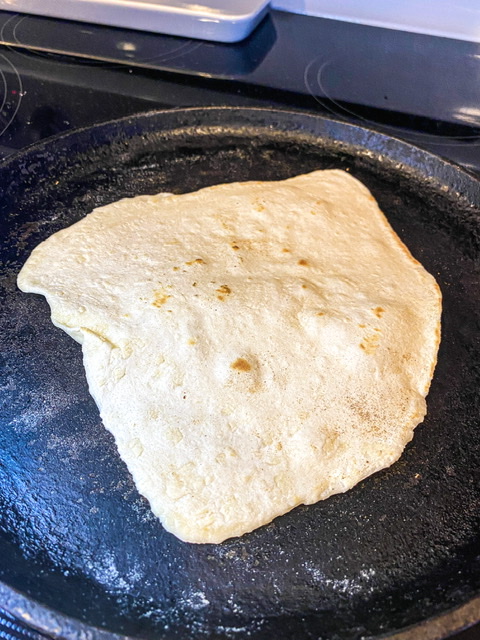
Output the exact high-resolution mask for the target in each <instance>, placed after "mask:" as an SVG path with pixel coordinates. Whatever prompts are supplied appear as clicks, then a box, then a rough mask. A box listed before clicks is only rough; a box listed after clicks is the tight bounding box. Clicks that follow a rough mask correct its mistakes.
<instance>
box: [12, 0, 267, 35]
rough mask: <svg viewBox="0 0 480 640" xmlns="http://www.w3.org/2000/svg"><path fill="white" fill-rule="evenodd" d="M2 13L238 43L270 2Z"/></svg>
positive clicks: (69, 1)
mask: <svg viewBox="0 0 480 640" xmlns="http://www.w3.org/2000/svg"><path fill="white" fill-rule="evenodd" d="M0 9H5V10H7V11H18V12H19V13H33V14H36V15H41V16H50V17H53V18H65V19H67V20H78V21H80V22H90V23H94V24H105V25H110V26H114V27H125V28H128V29H139V30H141V31H153V32H155V33H164V34H168V35H174V36H183V37H187V38H200V39H202V40H215V41H218V42H237V41H239V40H243V39H244V38H246V37H247V36H248V35H249V34H250V33H251V31H252V30H253V29H254V28H255V27H256V26H257V24H258V23H259V22H260V20H261V19H262V18H263V16H264V15H265V13H266V11H267V9H268V0H238V1H235V0H205V1H203V0H202V2H200V3H198V4H195V3H194V2H192V3H191V4H189V3H188V2H182V0H0Z"/></svg>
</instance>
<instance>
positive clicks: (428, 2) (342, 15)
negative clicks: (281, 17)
mask: <svg viewBox="0 0 480 640" xmlns="http://www.w3.org/2000/svg"><path fill="white" fill-rule="evenodd" d="M270 4H271V7H272V8H275V9H279V10H281V11H289V12H292V13H301V14H304V15H309V16H317V17H321V18H331V19H333V20H343V21H346V22H356V23H359V24H368V25H372V26H375V27H384V28H387V29H397V30H399V31H412V32H414V33H425V34H428V35H434V36H443V37H446V38H455V39H457V40H468V41H471V42H480V0H272V2H271V3H270Z"/></svg>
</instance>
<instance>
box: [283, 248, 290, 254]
mask: <svg viewBox="0 0 480 640" xmlns="http://www.w3.org/2000/svg"><path fill="white" fill-rule="evenodd" d="M282 251H283V253H290V249H282Z"/></svg>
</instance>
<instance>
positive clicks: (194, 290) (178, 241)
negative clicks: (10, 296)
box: [18, 170, 441, 543]
mask: <svg viewBox="0 0 480 640" xmlns="http://www.w3.org/2000/svg"><path fill="white" fill-rule="evenodd" d="M18 285H19V287H20V289H22V290H23V291H27V292H33V293H40V294H42V295H44V296H45V297H46V298H47V300H48V303H49V305H50V307H51V311H52V321H53V322H54V324H55V325H57V326H59V327H61V328H62V329H64V330H65V331H66V332H67V333H69V334H70V335H71V336H72V337H73V338H75V340H77V341H78V342H80V343H81V344H82V350H83V357H84V365H85V370H86V375H87V379H88V384H89V388H90V392H91V394H92V396H93V397H94V399H95V401H96V403H97V405H98V407H99V410H100V414H101V417H102V420H103V423H104V425H105V426H106V428H107V429H109V430H110V431H111V432H112V433H113V435H114V437H115V441H116V444H117V447H118V450H119V453H120V456H121V457H122V459H123V460H124V461H125V463H126V465H127V467H128V469H129V470H130V472H131V474H132V476H133V479H134V481H135V484H136V486H137V488H138V490H139V492H140V493H141V494H143V495H144V496H145V497H146V498H147V499H148V501H149V502H150V505H151V508H152V510H153V512H154V513H155V514H156V515H157V516H158V517H159V518H160V520H161V521H162V523H163V525H164V526H165V528H166V529H167V530H168V531H170V532H172V533H174V534H175V535H176V536H178V537H179V538H181V539H182V540H185V541H189V542H197V543H206V542H209V543H218V542H221V541H223V540H225V539H227V538H230V537H232V536H240V535H242V534H244V533H246V532H249V531H252V530H253V529H255V528H257V527H260V526H261V525H264V524H266V523H268V522H270V521H271V520H273V519H274V518H275V517H276V516H279V515H281V514H284V513H286V512H288V511H289V510H291V509H293V508H294V507H295V506H297V505H299V504H302V503H304V504H310V503H314V502H317V501H318V500H323V499H325V498H328V497H329V496H331V495H332V494H336V493H339V492H344V491H347V490H348V489H350V488H351V487H353V486H354V485H355V484H357V483H358V482H359V481H361V480H362V479H363V478H366V477H367V476H369V475H371V474H373V473H375V472H376V471H378V470H380V469H383V468H385V467H387V466H389V465H391V464H392V463H393V462H395V461H396V460H397V459H398V458H399V457H400V455H401V454H402V451H403V449H404V447H405V445H406V444H407V443H408V442H409V441H410V440H411V439H412V437H413V430H414V428H415V426H416V425H417V424H418V423H419V422H421V421H422V420H423V417H424V415H425V412H426V403H425V396H426V395H427V393H428V390H429V386H430V382H431V379H432V375H433V371H434V367H435V363H436V358H437V350H438V345H439V339H440V314H441V294H440V290H439V288H438V286H437V284H436V282H435V280H434V278H433V277H432V276H431V275H429V274H428V273H427V272H426V271H425V269H424V268H423V267H422V266H421V265H420V264H419V263H418V262H417V261H416V260H415V259H414V258H413V257H412V256H411V254H410V253H409V251H408V249H407V248H406V247H405V246H404V245H403V244H402V242H401V241H400V239H399V238H398V236H397V235H396V234H395V233H394V231H393V230H392V228H391V227H390V225H389V224H388V222H387V220H386V218H385V217H384V215H383V214H382V212H381V211H380V209H379V208H378V206H377V204H376V202H375V200H374V198H373V197H372V195H371V193H370V192H369V191H368V189H367V188H366V187H365V186H363V185H362V184H361V183H360V182H359V181H357V180H356V179H355V178H353V177H352V176H351V175H349V174H348V173H346V172H343V171H338V170H329V171H315V172H313V173H310V174H307V175H301V176H297V177H295V178H291V179H288V180H285V181H279V182H246V183H234V184H225V185H217V186H213V187H208V188H205V189H201V190H200V191H197V192H194V193H188V194H184V195H171V194H159V195H155V196H140V197H137V198H133V199H124V200H121V201H119V202H115V203H113V204H109V205H107V206H104V207H100V208H99V209H96V210H95V211H93V212H92V213H90V214H89V215H87V216H86V217H85V218H84V219H82V220H81V221H80V222H77V223H76V224H74V225H72V226H71V227H69V228H67V229H64V230H62V231H59V232H58V233H56V234H54V235H53V236H51V237H50V238H48V239H47V240H46V241H45V242H43V243H42V244H40V245H39V246H38V247H37V248H36V249H35V250H34V251H33V252H32V254H31V256H30V257H29V259H28V260H27V262H26V264H25V265H24V267H23V269H22V270H21V272H20V274H19V277H18ZM59 357H61V354H60V353H59Z"/></svg>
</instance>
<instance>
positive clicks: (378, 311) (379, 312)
mask: <svg viewBox="0 0 480 640" xmlns="http://www.w3.org/2000/svg"><path fill="white" fill-rule="evenodd" d="M372 311H373V313H374V314H375V315H376V316H377V318H381V317H382V315H383V314H384V313H385V309H382V307H375V309H372Z"/></svg>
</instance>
